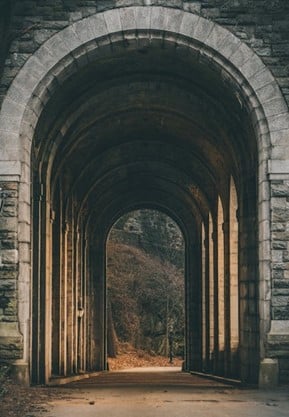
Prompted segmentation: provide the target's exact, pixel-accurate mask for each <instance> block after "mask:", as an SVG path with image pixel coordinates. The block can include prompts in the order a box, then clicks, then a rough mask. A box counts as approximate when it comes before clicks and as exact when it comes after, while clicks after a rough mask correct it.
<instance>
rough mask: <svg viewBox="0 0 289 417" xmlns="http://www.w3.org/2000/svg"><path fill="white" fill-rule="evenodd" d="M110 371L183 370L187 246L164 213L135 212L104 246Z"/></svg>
mask: <svg viewBox="0 0 289 417" xmlns="http://www.w3.org/2000/svg"><path fill="white" fill-rule="evenodd" d="M106 250H107V252H106V259H107V261H106V287H107V291H106V310H107V361H108V363H109V369H110V370H111V369H112V370H116V369H125V368H133V367H143V366H150V367H151V366H155V367H156V366H159V367H162V366H177V367H182V362H183V360H184V352H185V348H184V344H185V340H184V339H185V338H184V336H185V335H184V330H185V300H184V296H185V291H184V287H185V270H184V267H185V242H184V238H183V235H182V232H181V230H180V229H179V227H178V225H177V224H176V223H175V222H174V221H173V220H172V219H171V218H170V217H168V216H167V215H166V214H165V213H163V212H160V211H157V210H152V209H139V210H135V211H133V212H129V213H127V214H125V215H123V216H122V217H121V218H120V219H118V220H117V222H116V223H115V224H114V225H113V226H112V228H111V230H110V233H109V235H108V239H107V243H106Z"/></svg>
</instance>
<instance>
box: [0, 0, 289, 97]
mask: <svg viewBox="0 0 289 417" xmlns="http://www.w3.org/2000/svg"><path fill="white" fill-rule="evenodd" d="M7 3H10V2H7ZM149 4H150V5H163V6H166V7H174V8H180V9H183V10H186V11H191V12H193V13H195V14H200V15H201V16H203V17H205V18H207V19H210V20H213V21H214V22H216V23H218V24H219V25H221V26H223V27H225V28H227V29H229V30H230V31H232V32H233V33H234V34H235V35H236V36H238V37H239V38H240V39H242V40H243V41H244V42H246V43H247V44H248V45H249V46H250V47H251V48H252V49H253V50H254V51H255V52H256V53H257V54H258V55H259V56H260V57H261V58H262V60H263V62H264V63H265V64H266V65H267V66H268V67H269V68H270V69H271V71H272V73H273V75H274V76H275V77H276V79H277V81H278V83H279V85H280V87H281V89H282V92H283V94H284V97H285V98H286V100H287V102H288V103H289V24H288V22H289V3H288V2H287V1H286V0H203V1H194V0H191V1H182V0H24V1H16V4H15V7H14V10H13V17H12V21H11V28H10V35H9V36H10V40H11V41H12V44H11V48H10V51H9V53H8V55H7V58H6V63H5V67H6V68H5V73H4V76H3V78H2V80H1V88H0V99H1V97H3V94H5V91H6V89H7V87H8V86H9V84H10V82H11V80H12V79H13V78H14V76H15V74H16V73H17V71H18V69H19V68H20V67H21V66H22V65H23V63H24V62H25V61H26V60H27V58H28V57H29V56H30V55H31V54H32V53H33V52H34V51H35V50H36V49H37V48H38V47H39V45H41V44H42V43H43V42H44V41H45V40H47V39H48V38H49V37H50V36H52V35H53V34H54V33H56V32H57V31H59V30H61V29H63V28H64V27H66V26H67V25H69V24H70V23H71V22H74V21H77V20H80V19H82V18H84V17H87V16H89V15H92V14H94V13H96V12H101V11H104V10H108V9H112V8H115V7H123V6H130V5H149ZM7 7H8V6H6V9H7ZM7 10H8V9H7ZM6 33H7V32H6ZM5 42H6V41H5Z"/></svg>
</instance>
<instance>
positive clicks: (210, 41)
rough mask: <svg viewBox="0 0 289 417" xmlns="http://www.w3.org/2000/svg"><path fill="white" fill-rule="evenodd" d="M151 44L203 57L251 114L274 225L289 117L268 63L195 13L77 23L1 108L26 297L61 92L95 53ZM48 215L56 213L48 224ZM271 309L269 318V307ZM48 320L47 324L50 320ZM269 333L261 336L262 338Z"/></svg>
mask: <svg viewBox="0 0 289 417" xmlns="http://www.w3.org/2000/svg"><path fill="white" fill-rule="evenodd" d="M152 39H155V40H156V41H157V40H159V39H162V40H163V39H164V42H165V44H166V45H167V46H168V49H169V48H172V49H173V48H176V46H175V45H177V46H178V47H180V48H184V50H186V51H187V53H188V55H190V53H191V52H197V53H200V54H202V55H203V56H204V57H205V58H206V59H207V60H208V61H210V62H211V63H212V65H213V66H214V67H216V68H218V69H219V71H220V73H222V74H223V76H224V77H227V78H228V79H229V80H230V82H232V85H234V86H236V87H237V94H236V95H237V100H240V106H241V107H242V106H243V107H248V109H249V110H250V111H251V120H252V124H253V125H254V129H255V138H256V141H257V146H258V156H259V168H258V169H259V171H258V172H259V175H258V182H259V188H260V192H259V208H258V209H259V213H258V222H259V225H260V224H261V223H262V222H263V221H266V219H268V218H269V199H268V196H267V194H266V190H268V183H267V178H266V175H267V173H268V167H267V162H268V160H269V159H271V160H272V161H273V163H272V164H271V169H272V170H274V167H276V162H278V161H279V160H281V159H282V158H283V156H282V149H283V147H284V146H285V145H286V143H285V142H286V135H288V127H286V126H288V110H287V106H286V104H285V102H284V99H283V97H282V95H281V93H280V90H279V87H278V85H277V83H276V81H275V80H274V78H273V76H272V75H271V73H270V71H269V70H268V69H267V68H266V67H265V66H264V64H263V63H262V61H261V60H260V59H259V58H258V57H257V55H256V54H254V52H253V51H252V50H250V49H249V48H248V47H247V46H246V45H245V44H244V43H243V42H242V41H240V40H239V39H237V38H236V37H235V36H234V35H233V34H231V33H230V32H229V31H227V30H225V29H223V28H221V27H219V26H218V25H216V24H214V23H212V22H210V21H208V20H206V19H203V18H202V17H199V16H196V15H194V14H191V13H187V12H182V11H177V10H173V9H169V8H165V7H149V6H147V7H128V8H120V9H116V10H112V11H107V12H104V13H99V14H96V15H94V16H91V17H89V18H86V19H83V20H81V21H79V22H75V23H73V24H72V25H71V26H69V27H67V28H66V29H64V30H62V31H60V32H59V33H57V34H56V35H54V36H52V37H51V38H50V39H49V40H48V41H46V42H45V43H44V44H43V45H42V46H41V47H40V48H39V49H38V50H37V51H36V53H35V54H34V55H33V56H32V57H30V58H29V59H28V60H27V62H26V63H25V64H24V66H23V67H22V69H21V70H20V71H19V73H18V75H17V76H16V77H15V79H14V81H13V83H12V85H11V87H10V88H9V90H8V93H7V95H6V97H5V99H4V102H3V105H2V108H1V113H0V126H1V128H0V135H1V142H2V144H3V153H2V160H1V164H0V169H1V171H0V172H1V175H3V176H5V177H6V176H8V175H9V176H11V178H12V177H13V178H17V179H19V181H20V185H19V187H20V195H21V197H20V199H19V207H20V211H19V219H18V221H19V224H18V228H19V243H21V245H19V259H20V263H19V291H22V288H23V287H24V286H26V285H27V283H29V282H30V279H31V277H30V269H29V268H27V262H26V261H24V259H26V258H25V256H26V255H25V254H26V253H27V250H28V252H29V248H30V244H31V242H30V225H31V218H30V214H31V212H30V210H31V203H30V193H29V184H30V180H31V178H30V174H31V144H32V142H33V140H34V133H35V127H36V125H37V123H38V120H39V117H40V115H41V113H42V111H43V109H44V108H45V106H46V105H47V103H48V101H49V98H50V96H51V95H53V93H54V92H55V91H56V89H57V88H59V85H61V84H62V83H64V82H65V80H66V78H67V77H68V76H71V75H72V74H73V73H74V72H75V71H77V70H78V68H79V67H77V66H76V64H79V66H80V67H81V66H84V65H85V60H84V58H85V57H90V58H91V56H92V55H93V53H94V52H95V51H96V50H99V51H100V50H104V49H105V47H107V49H111V48H112V49H113V47H114V46H117V45H119V44H122V48H127V49H128V50H129V49H134V48H137V45H138V44H139V43H142V45H143V47H146V46H147V45H149V44H150V42H151V41H152ZM95 40H97V42H95ZM56 81H57V82H56ZM272 92H273V93H272ZM284 126H285V127H284ZM65 129H66V126H65V125H63V126H62V131H61V134H63V135H64V134H65ZM279 131H282V138H284V139H282V138H281V139H280V137H279ZM53 152H56V149H55V147H53V146H52V149H51V150H50V154H53ZM284 154H285V153H284ZM281 163H282V161H281ZM47 172H48V171H47ZM236 182H237V180H236ZM40 184H41V181H40ZM261 185H262V186H261ZM48 212H49V208H48V209H47V213H46V215H47V217H49V214H48ZM269 241H270V236H269V231H267V232H266V233H265V234H263V235H262V239H261V240H260V246H259V265H260V268H261V265H262V264H265V263H266V262H268V261H270V258H269V254H268V251H267V246H268V242H269ZM63 244H64V245H65V243H63ZM240 249H241V252H242V248H240ZM268 281H270V276H269V272H268V271H267V272H265V271H263V270H262V276H261V277H260V285H263V284H262V282H264V283H265V282H268ZM264 285H265V284H264ZM266 308H267V310H268V305H267V306H266ZM29 312H30V307H29V301H28V300H25V301H23V302H21V303H19V317H21V319H20V328H21V332H22V333H23V335H24V339H25V354H24V359H25V361H28V360H29V326H28V321H29ZM45 316H46V320H48V316H49V312H46V313H45ZM263 330H264V329H260V331H261V332H262V331H263ZM48 350H49V349H48Z"/></svg>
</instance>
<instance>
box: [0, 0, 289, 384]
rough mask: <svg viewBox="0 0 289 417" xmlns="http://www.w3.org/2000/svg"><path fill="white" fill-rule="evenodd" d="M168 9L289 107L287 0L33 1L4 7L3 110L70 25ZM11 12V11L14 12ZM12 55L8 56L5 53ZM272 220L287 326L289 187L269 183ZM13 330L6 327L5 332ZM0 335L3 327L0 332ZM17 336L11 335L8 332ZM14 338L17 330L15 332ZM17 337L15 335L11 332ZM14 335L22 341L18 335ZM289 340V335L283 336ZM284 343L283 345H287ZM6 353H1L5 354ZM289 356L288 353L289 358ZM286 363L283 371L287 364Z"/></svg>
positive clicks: (10, 317) (4, 281) (10, 314)
mask: <svg viewBox="0 0 289 417" xmlns="http://www.w3.org/2000/svg"><path fill="white" fill-rule="evenodd" d="M130 5H164V6H167V7H174V8H179V9H183V10H186V11H191V12H192V13H195V14H200V15H201V16H203V17H205V18H207V19H210V20H213V21H214V22H216V23H218V24H219V25H221V26H223V27H225V28H227V29H229V30H230V31H232V32H233V33H234V34H235V35H236V36H237V37H239V38H240V39H242V40H243V41H244V42H245V43H247V44H248V45H249V46H250V47H251V48H252V49H253V50H254V51H255V52H256V53H257V54H258V55H259V56H260V57H261V59H262V60H263V62H264V63H265V64H266V65H267V67H268V68H270V70H271V71H272V74H273V75H274V76H275V77H276V80H277V82H278V84H279V86H280V88H281V91H282V94H283V95H284V98H285V99H286V101H287V103H288V104H289V2H288V1H287V0H270V1H268V0H203V1H181V0H152V1H150V0H134V1H133V0H100V1H94V0H82V1H81V0H78V1H77V0H28V1H26V0H25V1H15V2H9V1H4V2H2V10H3V11H4V12H3V14H2V15H1V18H0V25H1V30H0V49H1V51H2V55H0V76H1V82H0V104H1V102H2V100H3V97H4V96H5V93H6V91H7V89H8V88H9V85H10V83H11V82H12V80H13V78H14V77H15V75H16V74H17V73H18V71H19V69H20V68H21V67H22V66H23V64H24V63H25V61H26V60H27V59H28V58H29V57H30V56H31V54H33V52H34V51H36V50H37V48H38V47H39V46H40V45H41V44H42V43H43V42H45V41H46V40H47V39H48V38H50V37H51V36H52V35H53V34H55V33H57V32H58V31H59V30H61V29H63V28H64V27H66V26H68V25H69V24H70V23H72V22H74V21H77V20H80V19H82V18H84V17H87V16H89V15H92V14H94V13H96V12H101V11H104V10H108V9H111V8H115V7H123V6H130ZM11 6H13V7H11ZM8 49H9V50H8ZM271 185H272V188H271V198H272V200H271V213H272V309H271V315H272V319H273V320H275V321H284V320H289V308H288V306H289V232H288V230H289V215H288V212H289V210H288V209H289V180H276V179H275V180H273V181H272V182H271ZM3 189H5V190H7V193H8V194H7V199H6V200H5V206H4V210H3V212H2V213H1V217H0V229H1V242H2V247H1V250H2V263H1V264H0V271H1V275H0V324H1V323H4V322H5V323H10V324H9V328H10V327H11V329H12V328H13V329H16V327H17V320H18V311H17V296H16V294H17V274H18V259H17V227H18V225H17V210H18V209H17V183H14V182H11V183H7V182H4V183H3ZM7 328H8V327H7V326H6V329H7ZM0 329H1V327H0ZM11 331H12V330H11ZM13 331H14V330H13ZM11 334H12V333H11ZM15 334H17V332H16V330H15ZM286 337H287V336H286ZM286 337H285V336H284V338H283V345H285V347H286V346H287V345H288V340H287V339H286ZM283 345H282V343H281V345H280V337H279V338H276V339H274V337H272V338H271V339H270V338H269V340H268V346H267V348H268V352H269V354H270V355H271V356H272V357H276V356H277V357H279V358H281V361H280V363H281V367H282V369H281V378H282V379H284V380H285V379H286V378H287V379H289V370H288V369H286V366H287V365H286V363H288V348H287V350H286V348H284V346H283ZM1 346H2V345H1V339H0V357H1V358H8V359H16V358H19V357H21V354H22V351H21V349H22V348H21V338H19V337H18V336H17V337H16V336H15V339H13V340H11V346H10V348H11V349H9V351H7V349H6V347H5V346H4V347H3V346H2V347H1ZM1 349H2V351H1ZM286 352H287V353H286ZM282 364H283V365H282Z"/></svg>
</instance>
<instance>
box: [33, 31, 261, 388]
mask: <svg viewBox="0 0 289 417" xmlns="http://www.w3.org/2000/svg"><path fill="white" fill-rule="evenodd" d="M143 39H144V40H145V42H143V44H142V42H141V40H140V39H134V40H133V38H132V39H130V40H129V41H127V42H125V43H124V42H123V41H118V39H117V36H116V37H115V40H114V41H112V39H111V38H110V40H109V42H108V41H107V44H106V40H105V39H104V40H103V42H102V43H100V44H99V45H94V47H92V46H91V48H87V50H88V51H89V52H88V55H87V56H88V59H87V58H86V59H85V60H83V61H82V60H80V59H79V62H78V65H75V62H74V61H73V62H72V63H71V65H68V66H67V67H65V69H63V71H62V75H61V77H59V79H58V83H56V84H55V85H52V86H51V88H50V91H49V96H48V97H47V100H46V103H45V106H44V109H43V111H42V113H41V114H40V115H39V118H38V122H37V127H36V132H35V136H34V141H33V150H32V166H33V178H32V183H33V186H32V198H33V323H32V329H33V334H32V379H33V381H34V382H35V383H40V382H47V381H48V380H49V379H50V378H51V377H59V376H68V375H74V374H78V373H83V372H90V371H95V370H104V369H106V363H107V355H106V350H107V348H106V262H105V259H106V253H105V248H106V239H107V236H108V233H109V231H110V229H111V227H112V225H113V224H114V222H115V221H116V220H117V219H118V218H119V217H120V216H121V215H122V214H124V213H126V212H128V211H132V210H135V209H138V208H153V209H158V210H161V211H163V212H165V213H167V214H168V215H169V216H170V217H171V218H172V219H174V220H175V221H176V222H177V224H178V225H179V227H180V228H181V230H182V232H183V234H184V238H185V242H186V265H185V300H186V301H185V302H186V308H185V310H186V313H185V314H186V329H185V339H186V343H185V345H186V352H185V370H188V371H189V370H197V371H203V372H209V373H213V374H217V375H223V376H228V377H235V378H240V379H242V380H243V381H244V382H256V381H257V376H258V362H259V359H258V358H259V351H258V349H259V348H258V324H257V323H258V307H257V306H258V300H257V294H258V292H257V289H258V285H257V282H258V272H257V264H258V252H257V219H256V206H257V162H258V157H257V144H256V139H255V134H254V129H253V125H252V120H251V118H250V111H249V109H248V108H247V105H246V102H245V100H243V98H242V93H241V91H239V90H238V87H237V86H236V85H235V84H234V83H233V81H232V80H231V79H230V77H229V75H228V74H224V71H222V69H221V68H218V66H217V65H212V62H211V61H210V60H209V58H207V57H206V56H205V55H204V54H200V53H199V52H198V51H197V50H196V49H193V48H192V49H191V50H190V49H188V48H182V47H179V46H178V45H179V44H178V45H177V44H176V43H175V40H173V41H172V40H171V39H164V38H163V36H162V35H160V36H159V37H158V36H157V34H156V33H155V34H154V36H153V37H151V38H149V34H144V35H143ZM147 39H149V42H147V41H146V40H147ZM178 42H180V40H179V39H178Z"/></svg>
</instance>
